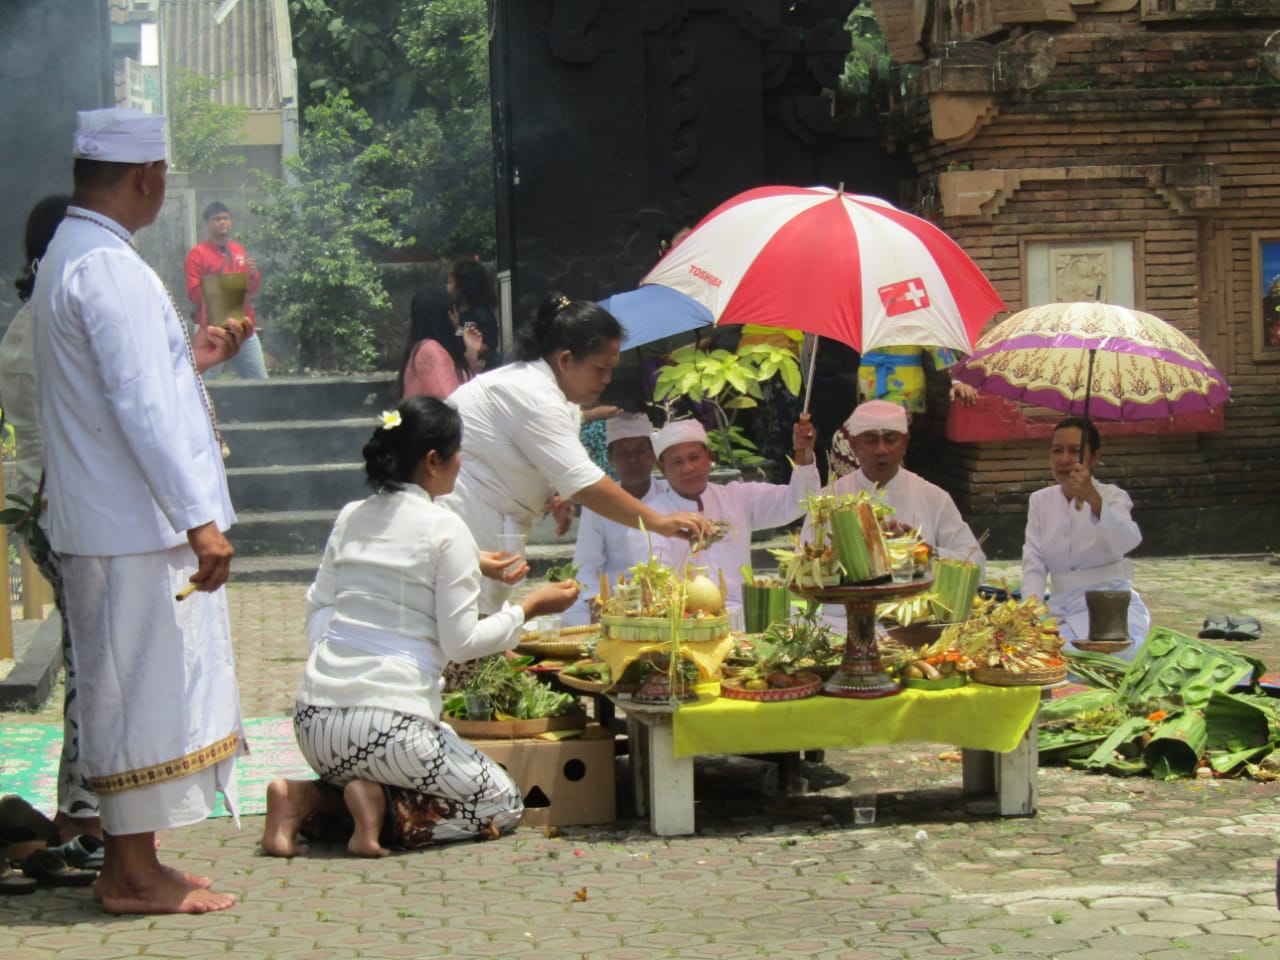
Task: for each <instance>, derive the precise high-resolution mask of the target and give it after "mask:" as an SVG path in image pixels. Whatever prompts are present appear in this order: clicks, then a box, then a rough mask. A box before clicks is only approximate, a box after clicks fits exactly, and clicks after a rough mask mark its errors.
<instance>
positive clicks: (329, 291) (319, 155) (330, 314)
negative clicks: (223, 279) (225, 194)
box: [250, 90, 412, 370]
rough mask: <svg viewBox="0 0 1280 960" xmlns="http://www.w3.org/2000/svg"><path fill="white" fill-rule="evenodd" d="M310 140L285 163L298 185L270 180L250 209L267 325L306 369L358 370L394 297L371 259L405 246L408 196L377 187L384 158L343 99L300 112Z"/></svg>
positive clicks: (370, 355) (372, 354) (364, 117)
mask: <svg viewBox="0 0 1280 960" xmlns="http://www.w3.org/2000/svg"><path fill="white" fill-rule="evenodd" d="M305 120H306V131H307V133H306V136H305V137H303V138H302V141H301V144H300V149H299V154H298V156H297V157H294V158H292V159H290V160H289V161H287V164H288V170H289V173H290V175H291V176H292V178H293V180H294V182H292V183H287V182H285V181H280V180H270V181H267V182H266V183H265V184H264V187H263V190H264V193H265V195H266V199H265V200H264V201H261V202H255V203H251V204H250V207H251V209H252V211H253V213H254V215H255V217H256V218H257V226H256V228H255V230H254V232H253V236H252V237H251V238H250V245H251V247H252V248H253V249H254V250H257V251H259V253H258V259H259V261H260V262H261V263H262V269H263V273H264V274H265V275H266V276H268V277H270V278H271V282H270V284H267V285H264V287H263V290H262V293H261V294H260V295H259V297H258V300H259V304H260V312H261V313H262V315H263V316H269V317H271V322H272V324H273V325H274V326H279V327H282V328H283V329H284V330H286V331H288V332H289V333H290V334H292V335H293V336H294V337H296V339H297V352H298V364H299V366H301V367H303V368H320V369H326V370H362V369H366V368H368V367H369V365H370V364H371V363H372V362H373V360H374V359H375V358H376V356H377V354H378V351H377V347H376V344H375V339H374V332H373V327H372V325H371V323H370V320H371V319H372V317H373V315H374V314H375V313H376V312H378V311H383V310H387V309H389V308H390V306H391V303H390V298H389V297H388V295H387V290H386V287H385V285H384V284H383V282H382V275H381V273H380V271H379V269H378V265H377V264H376V263H375V262H374V259H373V257H372V255H371V252H372V251H373V250H374V249H375V248H376V247H379V246H382V247H395V246H399V245H400V244H401V243H403V241H404V237H403V235H402V233H401V232H400V230H399V229H398V228H397V227H396V225H395V223H394V222H393V221H394V214H395V213H397V212H398V211H400V210H402V209H403V208H404V207H405V206H406V205H407V204H408V203H409V202H410V199H411V195H412V191H411V190H409V189H407V188H405V187H395V186H389V185H388V184H387V182H386V180H385V179H384V178H383V176H382V173H383V171H385V169H386V167H387V164H388V162H389V154H390V152H391V151H390V150H389V148H388V147H387V145H386V144H385V143H382V142H379V141H376V140H375V141H373V142H370V134H371V132H372V131H373V130H374V128H375V124H374V121H373V119H372V118H371V117H370V116H369V115H368V113H366V112H365V111H364V110H362V109H360V108H359V107H357V106H356V105H355V104H354V103H353V102H352V100H351V97H350V96H348V94H347V92H346V91H345V90H339V91H336V92H332V93H329V94H327V95H326V96H325V98H324V99H323V101H322V102H320V103H318V104H316V105H314V106H311V107H309V108H308V109H307V111H306V117H305Z"/></svg>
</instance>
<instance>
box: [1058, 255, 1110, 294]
mask: <svg viewBox="0 0 1280 960" xmlns="http://www.w3.org/2000/svg"><path fill="white" fill-rule="evenodd" d="M1049 290H1050V292H1051V294H1052V295H1053V299H1054V300H1055V301H1057V300H1060V301H1070V300H1104V301H1110V299H1111V248H1110V247H1074V248H1071V247H1066V248H1063V247H1057V248H1054V249H1051V250H1050V251H1049Z"/></svg>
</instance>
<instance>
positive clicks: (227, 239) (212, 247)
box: [187, 200, 267, 380]
mask: <svg viewBox="0 0 1280 960" xmlns="http://www.w3.org/2000/svg"><path fill="white" fill-rule="evenodd" d="M204 226H205V230H206V231H207V232H208V236H207V237H206V238H205V239H204V240H201V241H200V242H199V243H197V244H196V245H195V246H194V247H192V248H191V251H190V252H189V253H188V254H187V297H188V299H190V300H191V303H192V304H193V305H194V306H195V308H196V325H197V326H201V327H204V326H207V325H208V323H209V318H208V317H207V316H206V314H205V308H204V294H203V293H202V292H201V290H200V278H201V277H203V276H204V275H205V274H209V273H247V274H248V275H249V279H248V289H249V292H248V294H247V295H246V296H245V298H244V314H245V318H246V319H247V320H249V321H250V322H252V321H253V320H254V315H253V303H252V302H251V301H250V297H251V296H252V295H253V294H255V293H257V292H258V287H259V286H260V285H261V283H262V274H260V273H259V272H258V261H256V260H254V259H253V257H251V256H249V255H248V254H247V253H245V250H244V247H242V246H240V244H238V243H236V242H235V241H234V240H232V239H231V211H230V210H229V209H228V208H227V205H226V204H225V203H221V202H220V201H217V200H215V201H214V202H213V203H211V204H209V206H207V207H205V208H204ZM224 366H225V367H230V368H231V370H232V371H234V372H235V373H236V374H238V375H239V376H240V377H241V378H243V379H245V380H265V379H267V366H266V361H265V360H264V359H263V357H262V341H261V340H259V339H258V336H257V334H251V335H250V336H249V338H248V339H247V340H245V341H244V342H243V343H242V344H241V345H240V352H239V353H238V354H236V355H235V356H234V357H232V358H231V359H230V360H228V361H227V362H226V363H225V364H219V365H218V366H216V367H213V368H211V369H210V370H209V372H208V373H207V374H206V375H205V376H206V377H208V376H212V375H214V374H216V373H218V372H219V371H221V370H222V369H223V367H224Z"/></svg>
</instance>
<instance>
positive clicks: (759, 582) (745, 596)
mask: <svg viewBox="0 0 1280 960" xmlns="http://www.w3.org/2000/svg"><path fill="white" fill-rule="evenodd" d="M739 572H740V573H741V574H742V624H743V629H744V630H746V632H747V633H764V632H765V631H766V630H768V629H769V626H770V625H771V624H773V623H776V622H777V621H779V620H786V619H787V617H788V616H790V615H791V591H790V590H788V589H787V585H786V584H785V583H783V582H782V581H781V580H779V579H778V578H777V577H757V576H755V574H754V573H753V572H752V570H751V568H750V567H746V566H744V567H742V568H741V569H740V571H739Z"/></svg>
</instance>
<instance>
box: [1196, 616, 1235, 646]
mask: <svg viewBox="0 0 1280 960" xmlns="http://www.w3.org/2000/svg"><path fill="white" fill-rule="evenodd" d="M1230 629H1231V618H1230V617H1224V616H1215V617H1205V618H1204V629H1203V630H1201V631H1200V632H1199V633H1198V634H1196V636H1198V637H1199V638H1200V639H1201V640H1225V639H1227V631H1228V630H1230Z"/></svg>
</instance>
